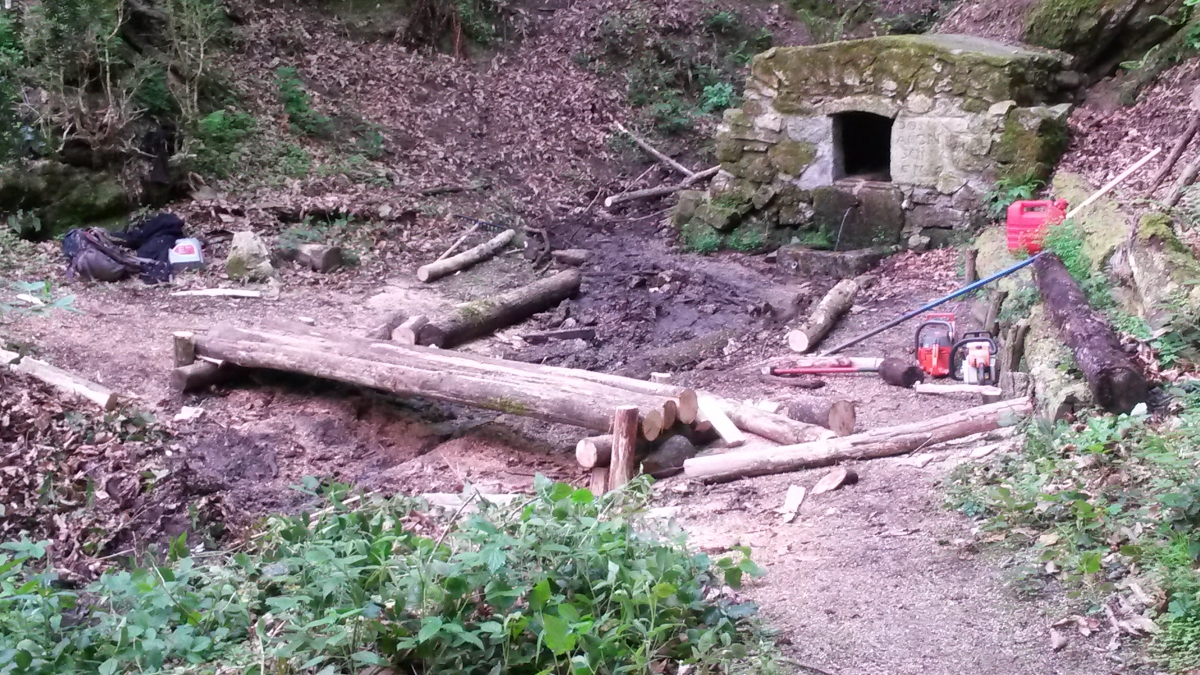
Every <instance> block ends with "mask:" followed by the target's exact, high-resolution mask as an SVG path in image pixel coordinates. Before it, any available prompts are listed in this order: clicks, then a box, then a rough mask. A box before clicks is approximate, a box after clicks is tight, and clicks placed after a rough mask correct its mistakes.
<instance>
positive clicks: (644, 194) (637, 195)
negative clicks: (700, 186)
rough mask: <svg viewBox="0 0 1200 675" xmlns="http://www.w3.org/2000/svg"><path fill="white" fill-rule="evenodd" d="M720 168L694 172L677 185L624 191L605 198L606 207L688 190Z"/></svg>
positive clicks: (710, 176)
mask: <svg viewBox="0 0 1200 675" xmlns="http://www.w3.org/2000/svg"><path fill="white" fill-rule="evenodd" d="M720 170H721V167H719V166H714V167H712V168H711V169H705V170H704V171H701V172H700V173H696V174H692V175H691V176H688V177H687V178H685V179H683V181H682V182H680V183H677V184H675V185H664V186H661V187H655V188H647V189H645V190H634V191H632V192H622V193H621V194H616V195H613V196H611V197H609V198H608V199H605V200H604V208H606V209H609V208H612V207H614V206H616V205H617V204H621V203H624V202H632V201H635V200H638V199H650V198H652V197H665V196H666V195H669V194H674V193H676V192H679V191H680V190H686V189H688V188H690V187H691V186H693V185H695V184H696V183H698V182H700V181H702V180H704V179H706V178H712V177H713V176H715V175H717V172H718V171H720Z"/></svg>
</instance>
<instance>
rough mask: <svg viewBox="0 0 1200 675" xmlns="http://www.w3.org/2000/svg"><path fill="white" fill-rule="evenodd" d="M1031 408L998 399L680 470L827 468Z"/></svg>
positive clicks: (1008, 418) (992, 424)
mask: <svg viewBox="0 0 1200 675" xmlns="http://www.w3.org/2000/svg"><path fill="white" fill-rule="evenodd" d="M1031 410H1032V404H1031V402H1030V400H1029V399H1028V398H1021V399H1014V400H1012V401H1002V402H1000V403H994V404H992V405H986V406H981V407H978V408H971V409H969V410H964V411H961V412H957V413H953V414H950V415H945V416H942V417H937V418H934V419H931V420H926V421H924V422H916V423H913V424H905V425H902V426H897V427H886V428H882V429H874V430H871V431H868V432H865V433H861V434H855V435H853V436H846V437H845V438H835V439H830V440H824V441H815V442H812V443H802V444H799V445H792V446H784V447H780V448H768V449H763V450H740V451H739V450H734V451H732V452H727V453H725V454H721V455H708V456H704V457H696V458H693V459H690V460H688V461H687V462H685V463H684V473H685V474H686V475H687V476H688V477H689V478H699V479H703V480H706V481H710V482H724V481H730V480H737V479H739V478H746V477H749V476H764V475H768V474H776V473H785V472H788V471H800V470H802V469H811V468H815V467H822V466H829V465H831V464H836V463H838V462H842V461H846V460H863V459H875V458H878V457H891V456H894V455H902V454H905V453H909V452H912V451H913V450H916V449H918V448H923V447H926V446H929V445H934V444H937V443H944V442H946V441H949V440H954V439H956V438H963V437H965V436H970V435H972V434H978V433H983V432H985V431H992V430H994V429H998V428H1000V427H1002V426H1011V425H1013V424H1016V423H1017V422H1018V421H1020V419H1021V418H1022V417H1024V416H1025V415H1027V414H1029V412H1030V411H1031Z"/></svg>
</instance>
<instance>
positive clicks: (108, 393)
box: [9, 356, 118, 412]
mask: <svg viewBox="0 0 1200 675" xmlns="http://www.w3.org/2000/svg"><path fill="white" fill-rule="evenodd" d="M9 367H10V368H12V369H13V370H15V371H16V372H18V373H24V374H26V375H28V376H30V377H32V378H34V379H36V380H40V381H42V382H45V383H46V384H48V385H50V386H52V387H54V388H56V389H58V390H60V391H64V392H66V393H68V394H71V395H73V396H78V397H80V398H85V399H87V400H89V401H91V402H92V403H95V404H96V405H98V406H100V408H101V409H103V410H104V411H106V412H107V411H111V410H116V408H117V405H118V400H117V394H116V393H115V392H113V391H112V390H110V389H108V388H107V387H103V386H101V385H99V384H96V383H95V382H91V381H89V380H85V379H83V378H82V377H79V376H78V375H76V374H74V373H72V372H68V371H66V370H63V369H62V368H55V367H54V366H52V365H50V364H49V363H46V362H45V361H39V360H37V359H32V358H29V357H28V356H26V357H24V358H22V359H21V360H20V361H19V362H17V363H15V364H13V365H11V366H9Z"/></svg>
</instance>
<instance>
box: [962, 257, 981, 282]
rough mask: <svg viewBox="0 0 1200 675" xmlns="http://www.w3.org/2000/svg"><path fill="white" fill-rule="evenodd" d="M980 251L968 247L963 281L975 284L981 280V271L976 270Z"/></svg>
mask: <svg viewBox="0 0 1200 675" xmlns="http://www.w3.org/2000/svg"><path fill="white" fill-rule="evenodd" d="M978 258H979V251H978V250H976V249H973V248H969V249H967V260H966V265H965V266H964V267H965V269H964V273H963V283H967V284H973V283H975V282H976V281H979V272H977V271H976V263H977V262H978Z"/></svg>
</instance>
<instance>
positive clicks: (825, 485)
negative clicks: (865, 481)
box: [812, 467, 858, 495]
mask: <svg viewBox="0 0 1200 675" xmlns="http://www.w3.org/2000/svg"><path fill="white" fill-rule="evenodd" d="M857 482H858V474H857V473H855V472H854V470H853V469H845V468H842V467H838V468H836V469H834V470H833V471H830V472H829V473H827V474H825V477H824V478H822V479H821V480H819V481H817V484H816V485H814V486H813V489H812V494H814V495H821V494H825V493H826V492H833V491H834V490H836V489H838V488H840V487H842V486H843V485H848V484H852V483H857Z"/></svg>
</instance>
